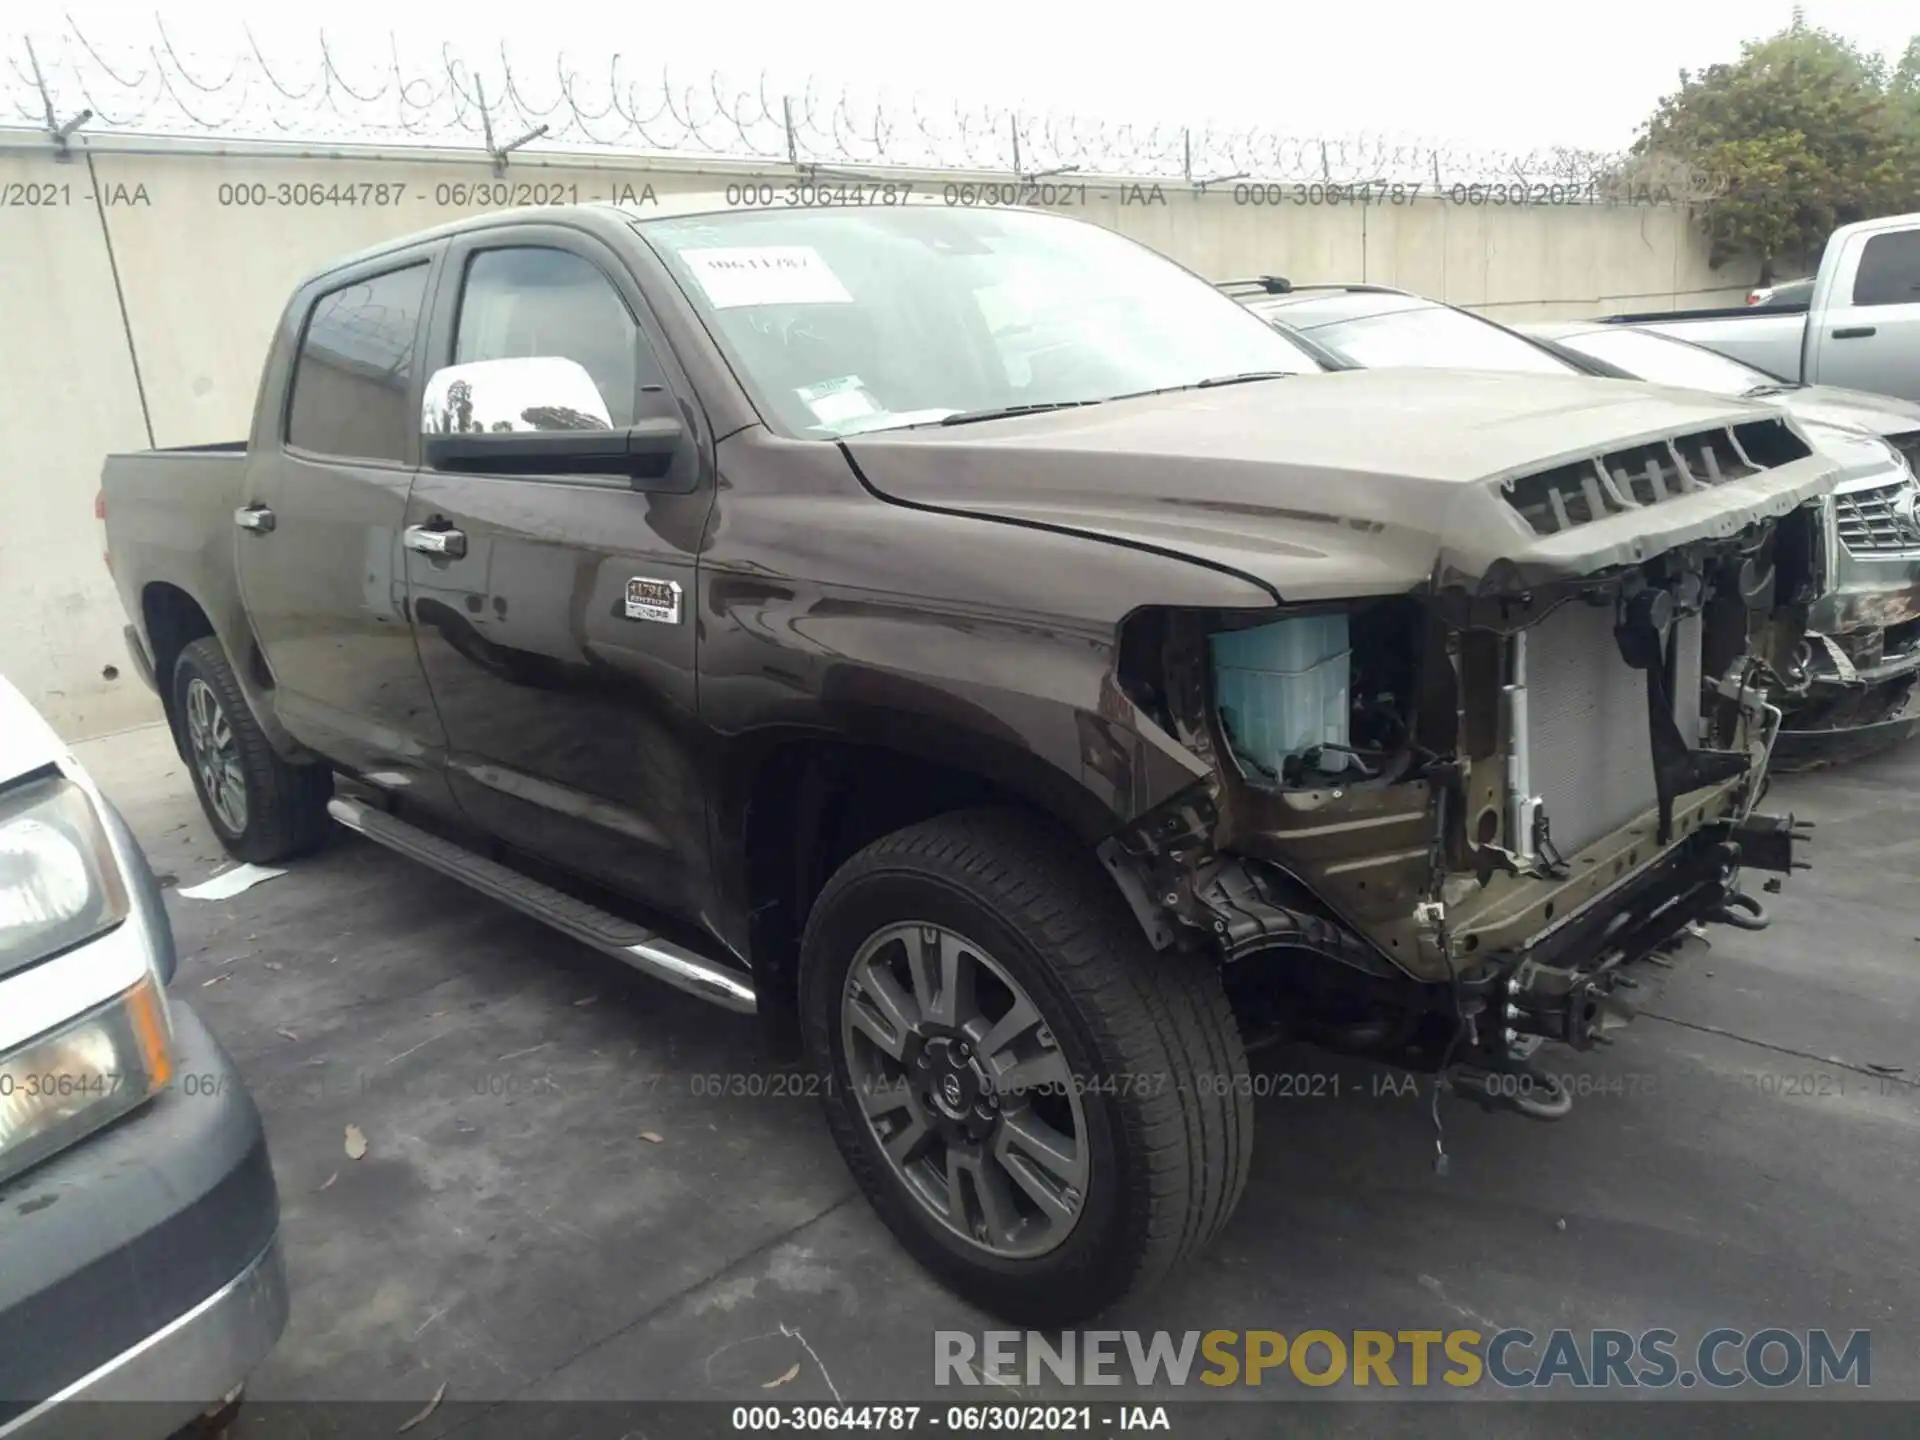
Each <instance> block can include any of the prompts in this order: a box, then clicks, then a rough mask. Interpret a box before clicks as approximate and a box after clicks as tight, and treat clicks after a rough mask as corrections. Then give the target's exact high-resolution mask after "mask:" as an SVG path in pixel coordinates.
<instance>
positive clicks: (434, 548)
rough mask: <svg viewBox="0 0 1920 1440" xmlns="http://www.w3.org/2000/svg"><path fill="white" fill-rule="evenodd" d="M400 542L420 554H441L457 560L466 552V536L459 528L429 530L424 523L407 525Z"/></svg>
mask: <svg viewBox="0 0 1920 1440" xmlns="http://www.w3.org/2000/svg"><path fill="white" fill-rule="evenodd" d="M400 543H401V544H403V545H405V546H406V547H407V549H409V550H418V551H419V552H420V553H421V554H422V555H441V556H444V557H446V558H447V559H449V560H458V559H460V558H461V557H463V556H464V555H465V554H466V553H467V537H466V535H465V534H464V533H462V532H461V531H459V530H429V529H428V528H427V527H426V526H425V525H409V526H408V527H407V529H406V533H405V534H404V535H402V536H401V537H400Z"/></svg>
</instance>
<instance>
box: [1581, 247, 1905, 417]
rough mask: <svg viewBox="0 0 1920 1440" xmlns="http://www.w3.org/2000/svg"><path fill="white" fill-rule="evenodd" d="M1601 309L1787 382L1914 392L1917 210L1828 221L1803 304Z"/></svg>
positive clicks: (1892, 392)
mask: <svg viewBox="0 0 1920 1440" xmlns="http://www.w3.org/2000/svg"><path fill="white" fill-rule="evenodd" d="M1607 319H1608V320H1609V321H1612V322H1615V323H1618V324H1630V325H1642V326H1645V327H1646V328H1647V329H1649V330H1659V331H1662V332H1664V333H1666V334H1669V335H1674V336H1677V337H1678V338H1680V339H1682V340H1691V341H1693V343H1694V344H1696V345H1704V346H1706V347H1707V348H1708V349H1709V350H1718V351H1719V352H1720V353H1721V354H1723V355H1727V356H1731V357H1732V358H1733V359H1735V360H1743V361H1745V362H1746V363H1747V364H1749V365H1753V366H1757V367H1758V368H1760V369H1762V370H1765V371H1766V372H1767V373H1769V374H1771V375H1777V376H1779V377H1780V378H1781V379H1782V380H1785V381H1788V382H1790V383H1793V384H1805V385H1839V386H1845V387H1847V388H1849V389H1853V390H1873V391H1877V392H1879V393H1880V394H1882V395H1896V396H1899V397H1900V398H1901V399H1903V400H1920V214H1912V215H1891V216H1888V217H1886V218H1884V219H1880V220H1863V221H1861V222H1860V223H1859V224H1857V225H1843V226H1841V227H1840V228H1839V229H1838V230H1836V231H1834V232H1833V234H1832V235H1830V236H1829V237H1828V238H1827V248H1826V251H1825V253H1823V254H1822V255H1821V257H1820V269H1819V271H1818V272H1817V273H1816V274H1815V275H1814V278H1813V295H1812V300H1811V302H1810V303H1809V304H1808V305H1806V306H1804V307H1801V308H1798V309H1775V308H1773V307H1771V306H1745V305H1743V306H1736V307H1734V308H1731V309H1724V310H1674V311H1665V312H1660V313H1640V314H1634V315H1609V316H1608V317H1607Z"/></svg>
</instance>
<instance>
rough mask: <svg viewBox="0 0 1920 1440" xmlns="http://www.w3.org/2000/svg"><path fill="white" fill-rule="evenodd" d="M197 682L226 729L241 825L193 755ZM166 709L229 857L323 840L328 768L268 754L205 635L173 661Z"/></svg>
mask: <svg viewBox="0 0 1920 1440" xmlns="http://www.w3.org/2000/svg"><path fill="white" fill-rule="evenodd" d="M196 683H198V684H200V685H203V686H205V687H206V689H207V690H208V691H210V692H211V696H212V699H213V701H214V702H215V703H216V704H217V705H218V707H219V714H220V715H221V716H222V717H224V719H225V722H226V725H227V727H228V728H229V729H230V731H231V734H232V753H233V761H234V764H233V767H232V768H233V772H235V773H237V775H238V777H239V781H240V789H241V791H242V793H243V795H244V808H243V810H242V811H241V816H242V819H243V823H242V824H239V825H235V824H233V823H232V820H231V819H230V818H229V817H228V816H227V815H223V814H222V813H221V808H222V807H221V806H220V805H217V804H216V803H215V799H214V796H213V795H212V794H211V793H209V789H208V782H207V779H206V777H205V775H204V774H203V773H202V767H201V765H200V764H199V763H197V760H196V752H195V749H194V745H193V741H192V739H191V734H190V731H191V722H190V719H189V706H190V704H191V702H192V696H193V687H194V686H195V684H196ZM173 715H174V727H175V731H176V734H177V736H178V739H179V743H180V751H181V754H182V755H184V756H185V757H186V760H187V772H188V774H190V775H191V776H192V777H193V790H194V793H195V794H196V795H198V796H199V797H200V810H201V813H202V814H204V815H205V816H206V817H207V823H208V824H209V825H211V826H212V827H213V833H214V834H215V835H216V836H217V837H218V838H219V840H220V844H221V845H222V846H223V847H224V848H225V849H226V851H227V853H228V854H229V855H232V856H234V857H235V858H236V859H240V860H248V861H252V862H253V863H254V864H256V865H267V864H271V863H273V862H274V861H276V860H286V859H290V858H292V857H293V856H296V855H304V854H306V853H307V852H309V851H311V850H314V849H316V848H318V847H319V845H320V843H321V842H322V841H323V840H325V839H326V837H327V830H328V826H329V824H330V821H329V818H328V815H327V801H328V799H329V798H330V797H331V796H332V795H333V771H332V770H331V769H329V768H328V767H327V766H325V765H294V764H289V763H288V762H287V761H285V760H283V759H281V758H280V756H279V755H277V754H275V753H274V749H273V747H272V746H271V745H269V744H268V743H267V737H266V735H265V734H264V733H263V732H262V731H261V729H260V725H259V722H258V721H256V720H255V719H254V718H253V711H252V710H251V709H249V708H248V706H247V700H246V696H245V695H244V694H243V693H242V692H241V690H240V682H239V681H238V680H236V679H235V678H234V674H233V667H232V666H231V665H229V664H228V663H227V656H226V652H225V651H224V650H222V649H221V648H220V642H219V641H218V640H216V639H214V638H213V637H212V636H210V635H209V636H206V637H204V638H202V639H199V640H195V641H194V642H193V643H192V644H191V645H189V646H187V647H186V649H184V650H182V651H181V652H180V658H179V660H177V661H176V662H175V663H174V667H173ZM228 808H229V810H231V809H232V807H231V806H229V807H228Z"/></svg>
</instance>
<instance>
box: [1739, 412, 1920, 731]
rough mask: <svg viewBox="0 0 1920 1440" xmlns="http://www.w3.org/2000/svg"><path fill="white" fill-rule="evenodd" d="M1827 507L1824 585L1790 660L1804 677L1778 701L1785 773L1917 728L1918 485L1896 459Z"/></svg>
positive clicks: (1919, 702) (1856, 482) (1845, 487)
mask: <svg viewBox="0 0 1920 1440" xmlns="http://www.w3.org/2000/svg"><path fill="white" fill-rule="evenodd" d="M1915 448H1916V450H1920V444H1916V446H1915ZM1826 509H1827V532H1828V542H1827V543H1828V567H1829V575H1830V582H1829V584H1828V587H1827V591H1826V593H1825V594H1824V595H1822V596H1821V597H1820V599H1819V601H1818V602H1817V603H1816V604H1815V605H1814V606H1813V608H1812V612H1811V614H1810V615H1809V617H1808V628H1807V636H1806V640H1805V642H1804V644H1803V645H1802V646H1801V647H1800V650H1799V653H1798V654H1797V655H1796V656H1795V657H1794V664H1795V667H1796V668H1797V669H1798V670H1799V671H1800V672H1802V673H1803V674H1804V676H1805V678H1806V682H1807V683H1806V691H1805V693H1804V695H1802V696H1801V697H1800V698H1798V699H1797V700H1795V701H1794V702H1793V703H1791V704H1789V705H1787V706H1785V707H1783V708H1784V709H1785V711H1786V723H1785V727H1784V729H1783V730H1782V733H1781V737H1780V743H1779V745H1778V746H1777V747H1776V749H1775V752H1774V759H1775V762H1776V764H1777V765H1778V766H1779V767H1780V768H1782V769H1804V768H1811V767H1814V766H1819V765H1833V764H1839V763H1842V762H1844V761H1847V760H1851V759H1854V758H1856V757H1858V756H1861V755H1865V754H1870V753H1872V752H1874V751H1876V750H1880V749H1884V748H1885V747H1886V746H1888V745H1890V744H1893V743H1895V742H1897V741H1900V740H1904V739H1906V738H1907V737H1909V736H1911V735H1913V734H1915V733H1916V732H1920V483H1916V482H1915V480H1914V477H1913V474H1912V472H1911V470H1910V469H1909V468H1908V467H1907V466H1906V465H1905V464H1904V463H1903V464H1902V465H1901V466H1900V467H1899V469H1898V470H1897V471H1894V472H1889V473H1883V474H1880V475H1873V476H1867V477H1863V478H1861V479H1858V480H1853V481H1849V482H1846V483H1843V484H1842V485H1841V486H1840V487H1839V488H1838V489H1837V490H1836V491H1835V493H1834V495H1833V497H1832V499H1831V500H1830V501H1828V502H1827V507H1826Z"/></svg>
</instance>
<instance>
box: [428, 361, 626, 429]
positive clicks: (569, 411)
mask: <svg viewBox="0 0 1920 1440" xmlns="http://www.w3.org/2000/svg"><path fill="white" fill-rule="evenodd" d="M611 429H613V416H612V415H611V414H610V413H609V412H608V410H607V402H606V401H605V399H603V398H602V397H601V394H600V388H599V387H598V386H597V385H595V384H594V383H593V377H592V376H591V375H589V374H588V373H587V370H586V367H585V366H583V365H581V364H580V363H579V362H577V361H574V360H568V359H565V358H563V357H561V356H558V355H530V356H525V357H521V358H518V359H512V360H473V361H469V362H468V363H466V364H464V365H449V366H447V367H446V368H445V369H442V370H436V371H434V372H433V374H432V376H430V377H429V378H428V380H427V390H426V396H425V398H424V400H423V401H422V403H421V414H420V433H421V434H422V435H426V436H438V435H524V434H527V433H529V432H560V431H581V430H611Z"/></svg>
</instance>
